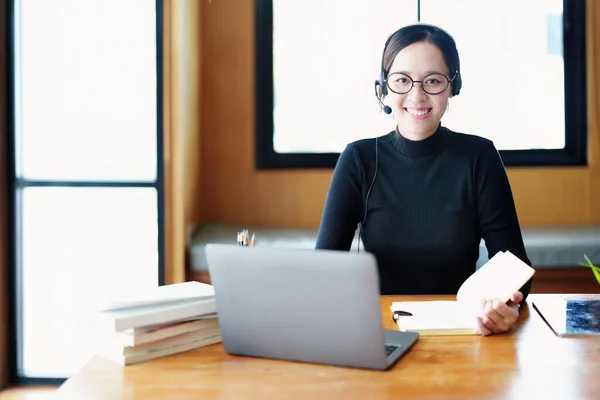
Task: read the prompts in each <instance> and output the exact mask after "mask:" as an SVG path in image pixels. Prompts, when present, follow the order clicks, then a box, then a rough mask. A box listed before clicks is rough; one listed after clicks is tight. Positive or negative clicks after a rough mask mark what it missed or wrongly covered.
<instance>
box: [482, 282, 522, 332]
mask: <svg viewBox="0 0 600 400" xmlns="http://www.w3.org/2000/svg"><path fill="white" fill-rule="evenodd" d="M522 300H523V293H521V292H515V293H513V294H512V296H511V297H510V300H509V301H508V302H507V303H503V302H502V300H500V299H497V298H496V299H491V300H482V302H481V313H480V315H479V316H478V317H477V325H478V326H479V333H481V335H482V336H489V335H491V334H493V333H502V332H507V331H509V330H510V329H511V328H512V327H513V325H514V323H515V321H516V320H517V318H519V303H520V302H521V301H522Z"/></svg>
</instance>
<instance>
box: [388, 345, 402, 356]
mask: <svg viewBox="0 0 600 400" xmlns="http://www.w3.org/2000/svg"><path fill="white" fill-rule="evenodd" d="M399 347H400V346H393V345H391V344H386V345H385V356H386V357H387V356H389V355H390V354H392V353H393V352H394V350H396V349H397V348H399Z"/></svg>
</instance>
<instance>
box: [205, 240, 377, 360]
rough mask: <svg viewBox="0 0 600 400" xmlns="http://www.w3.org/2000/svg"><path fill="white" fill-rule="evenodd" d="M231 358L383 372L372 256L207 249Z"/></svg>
mask: <svg viewBox="0 0 600 400" xmlns="http://www.w3.org/2000/svg"><path fill="white" fill-rule="evenodd" d="M206 257H207V261H208V267H209V272H210V277H211V281H212V284H213V285H214V288H215V296H216V303H217V312H218V317H219V324H220V327H221V333H222V337H223V346H224V347H225V350H226V351H227V352H229V353H231V354H239V355H246V356H255V357H267V358H277V359H287V360H295V361H304V362H313V363H323V364H335V365H343V366H354V367H363V368H374V369H385V368H386V367H387V366H388V363H387V361H386V354H385V349H384V331H383V328H382V321H381V310H380V302H379V283H378V279H379V277H378V273H377V264H376V260H375V257H374V256H373V255H372V254H369V253H359V254H356V253H348V252H341V251H329V250H293V249H277V248H261V247H253V248H249V247H239V246H235V245H223V244H208V245H207V246H206Z"/></svg>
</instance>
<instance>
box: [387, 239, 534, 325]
mask: <svg viewBox="0 0 600 400" xmlns="http://www.w3.org/2000/svg"><path fill="white" fill-rule="evenodd" d="M534 273H535V270H534V269H533V268H531V267H530V266H529V265H527V264H526V263H524V262H523V261H521V259H519V258H518V257H516V256H515V255H514V254H512V253H511V252H509V251H505V252H498V253H497V254H496V255H494V257H492V258H491V259H490V260H489V261H488V262H487V263H485V264H484V265H483V266H482V267H481V268H479V269H478V270H477V271H475V272H474V273H473V275H471V276H470V277H469V278H468V279H467V280H466V281H465V282H464V283H463V284H462V285H461V287H460V289H459V290H458V293H457V294H456V300H455V301H454V300H452V301H404V302H394V303H392V306H391V310H392V314H394V312H396V311H398V312H403V313H401V314H400V315H398V317H397V318H398V319H397V323H398V328H399V329H400V330H401V331H405V332H419V333H420V334H421V335H472V334H475V331H476V328H477V315H478V314H479V307H480V304H481V299H491V298H499V299H501V300H502V301H504V302H507V301H508V300H510V296H511V295H512V294H513V293H514V292H516V291H518V290H519V289H521V287H523V285H524V284H525V283H527V281H528V280H529V279H530V278H531V277H532V276H533V274H534ZM402 314H411V315H402Z"/></svg>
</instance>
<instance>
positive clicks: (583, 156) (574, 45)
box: [255, 0, 588, 170]
mask: <svg viewBox="0 0 600 400" xmlns="http://www.w3.org/2000/svg"><path fill="white" fill-rule="evenodd" d="M425 1H426V0H425ZM419 3H420V2H419ZM419 11H420V10H418V11H417V13H419ZM255 12H256V15H255V17H256V21H255V22H256V32H255V33H256V36H255V40H256V42H255V51H256V58H255V64H256V65H255V67H256V76H255V79H256V93H255V100H256V126H255V129H256V131H255V134H256V148H255V166H256V169H257V170H270V169H316V168H320V169H321V168H322V169H325V168H334V167H335V164H336V162H337V160H338V158H339V155H340V153H277V152H276V151H275V148H274V143H273V139H274V126H273V92H274V86H273V85H274V82H273V0H256V10H255ZM418 19H420V18H419V17H418ZM562 19H563V46H562V47H563V60H564V65H565V73H564V82H565V147H564V148H563V149H528V150H500V155H501V157H502V160H503V162H504V165H505V166H507V167H508V166H512V167H528V166H544V167H555V166H587V165H588V154H587V138H588V126H587V125H588V123H587V76H586V70H587V64H586V63H587V59H586V1H585V0H563V16H562Z"/></svg>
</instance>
